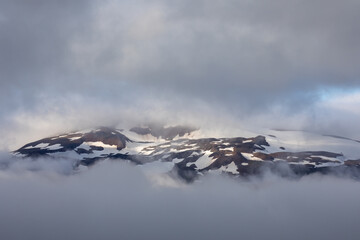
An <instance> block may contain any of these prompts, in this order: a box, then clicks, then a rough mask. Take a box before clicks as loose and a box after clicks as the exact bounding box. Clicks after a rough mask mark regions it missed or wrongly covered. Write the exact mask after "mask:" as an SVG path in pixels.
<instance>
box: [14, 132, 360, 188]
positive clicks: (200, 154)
mask: <svg viewBox="0 0 360 240" xmlns="http://www.w3.org/2000/svg"><path fill="white" fill-rule="evenodd" d="M194 130H196V129H193V128H186V127H181V126H177V127H167V128H165V127H159V126H150V127H135V128H132V129H130V131H128V132H126V131H124V130H118V129H114V128H108V127H101V128H97V129H93V130H89V131H81V132H74V133H68V134H63V135H59V136H54V137H49V138H44V139H41V140H38V141H35V142H32V143H28V144H26V145H25V146H23V147H22V148H20V149H18V150H16V151H15V152H14V154H15V155H17V156H19V157H31V158H37V157H52V158H54V161H56V158H57V157H61V158H69V159H72V160H74V161H75V162H76V164H75V167H78V166H81V165H83V166H91V165H93V164H96V163H97V162H98V161H102V160H107V159H110V160H125V161H130V162H133V163H134V164H136V165H146V164H152V163H155V162H158V163H171V164H172V166H173V167H172V169H170V171H169V172H170V173H176V174H178V175H179V176H181V177H182V178H184V179H185V180H188V181H191V180H193V179H195V178H197V177H198V176H200V175H203V174H205V173H209V172H219V173H226V174H230V175H234V176H251V175H257V174H262V173H263V172H264V171H266V170H270V171H272V172H275V173H278V174H280V175H281V176H303V175H306V174H311V173H314V172H320V173H329V172H331V171H332V170H336V169H338V168H353V169H358V168H360V163H359V160H355V161H352V160H349V159H344V156H343V154H341V153H335V152H328V151H301V152H290V151H285V148H275V147H272V146H270V144H269V142H268V141H267V139H266V137H265V136H255V137H251V138H243V137H236V138H200V139H194V138H190V137H189V134H190V133H191V132H192V131H194ZM126 133H135V134H136V136H133V137H132V139H130V138H128V137H127V136H126ZM144 135H151V136H153V137H155V139H156V140H153V141H143V139H142V136H144ZM273 137H275V136H273ZM271 149H278V150H279V151H274V150H271ZM165 165H166V166H168V165H169V164H164V166H165Z"/></svg>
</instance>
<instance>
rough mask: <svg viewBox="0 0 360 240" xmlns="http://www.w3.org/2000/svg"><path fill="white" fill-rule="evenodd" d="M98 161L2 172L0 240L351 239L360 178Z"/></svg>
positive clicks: (357, 234)
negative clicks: (183, 176)
mask: <svg viewBox="0 0 360 240" xmlns="http://www.w3.org/2000/svg"><path fill="white" fill-rule="evenodd" d="M139 169H140V168H135V167H134V166H132V165H128V164H126V163H121V162H120V163H119V162H103V163H102V164H99V165H97V166H95V167H93V168H91V169H90V170H89V171H86V172H81V173H77V174H71V175H64V174H59V173H56V171H52V170H49V169H47V170H44V169H42V170H41V171H39V170H38V171H32V170H26V168H23V170H22V171H19V168H18V169H17V170H16V171H14V170H13V169H12V170H11V169H7V170H4V169H3V170H1V171H0V192H1V201H0V203H1V204H0V211H1V215H0V224H1V229H2V230H1V232H0V237H1V239H8V240H11V239H28V240H30V239H49V238H50V239H64V238H76V239H99V238H101V239H119V238H121V239H147V238H156V239H169V238H170V239H219V238H225V239H228V238H241V239H264V238H266V239H356V238H357V237H358V236H359V235H360V231H359V229H358V227H357V219H358V215H359V213H360V212H359V211H360V210H359V209H360V208H359V202H358V199H359V197H360V191H359V190H360V189H359V188H360V187H359V183H358V182H355V181H353V180H351V179H349V178H335V177H329V176H327V177H326V176H317V175H314V176H308V177H304V178H302V179H301V180H300V181H292V180H285V179H280V178H277V177H275V176H273V175H270V174H265V176H264V177H263V178H254V179H252V180H239V179H231V178H229V177H226V176H219V175H216V176H208V177H204V178H202V179H201V180H199V181H197V182H195V183H194V184H191V185H186V184H184V183H182V182H179V181H178V180H175V179H171V178H169V177H166V176H165V175H159V174H158V175H153V174H150V173H144V172H143V171H141V170H139Z"/></svg>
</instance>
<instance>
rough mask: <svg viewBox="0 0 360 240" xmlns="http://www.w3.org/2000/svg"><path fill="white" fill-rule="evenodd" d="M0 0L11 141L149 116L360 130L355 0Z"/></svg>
mask: <svg viewBox="0 0 360 240" xmlns="http://www.w3.org/2000/svg"><path fill="white" fill-rule="evenodd" d="M0 5H1V7H0V52H1V54H0V105H1V107H0V116H1V117H0V126H1V133H2V135H3V136H4V138H3V139H5V138H6V140H3V142H4V141H5V142H6V143H7V144H6V143H1V147H2V149H6V148H10V149H11V148H14V147H19V146H20V145H21V144H23V143H25V141H27V140H29V139H30V138H31V137H30V136H32V137H33V138H32V140H34V139H35V137H44V136H47V135H49V134H55V133H59V132H64V131H68V130H69V129H74V128H75V129H79V128H84V127H89V126H94V125H119V124H120V125H121V124H124V122H125V123H126V122H141V121H163V122H166V123H171V124H176V123H185V124H193V125H199V126H201V127H202V126H205V127H209V128H211V127H216V126H218V125H219V123H221V122H232V123H233V124H232V125H231V124H230V125H231V127H236V125H238V126H239V125H241V127H243V128H247V127H248V126H250V125H252V124H254V123H255V124H256V126H259V127H267V128H280V127H281V128H288V129H300V130H304V129H305V130H310V131H317V132H321V133H330V134H338V135H344V136H347V137H355V138H356V137H357V136H358V134H359V131H360V129H359V127H358V124H357V120H358V118H359V114H360V113H359V110H358V109H359V108H358V106H359V104H360V100H359V98H360V97H359V96H360V70H359V69H360V68H359V67H358V62H359V60H360V44H359V41H358V39H359V38H360V26H359V24H358V22H360V15H359V14H358V12H359V10H360V3H359V2H358V1H356V0H344V1H341V2H339V1H335V0H334V1H333V0H330V1H329V0H315V1H306V0H302V1H301V0H290V1H289V0H287V1H285V0H274V1H268V0H261V1H256V2H253V1H247V0H229V1H220V0H210V1H203V0H198V1H188V0H182V1H177V0H175V1H165V0H150V1H149V0H148V1H142V0H133V1H127V0H124V1H116V0H106V1H98V0H90V1H83V0H80V1H76V2H74V1H68V0H65V1H56V0H50V1H41V0H31V1H28V0H27V1H25V0H24V1H21V0H17V1H12V0H1V2H0ZM236 123H237V124H236ZM226 125H227V126H229V124H226ZM9 129H11V130H9ZM19 134H22V135H23V136H24V137H23V139H21V138H20V137H19V136H18V135H19ZM6 145H8V146H6Z"/></svg>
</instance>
